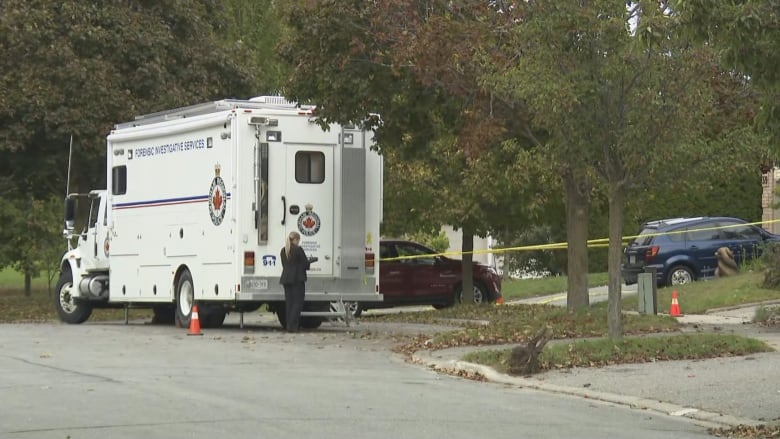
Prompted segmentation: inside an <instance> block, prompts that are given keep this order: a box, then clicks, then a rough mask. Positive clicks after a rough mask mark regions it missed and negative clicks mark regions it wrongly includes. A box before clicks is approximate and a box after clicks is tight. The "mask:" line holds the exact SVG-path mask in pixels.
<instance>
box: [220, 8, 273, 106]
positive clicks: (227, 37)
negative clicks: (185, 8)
mask: <svg viewBox="0 0 780 439" xmlns="http://www.w3.org/2000/svg"><path fill="white" fill-rule="evenodd" d="M277 4H278V2H276V1H273V0H259V1H246V0H223V1H222V5H223V7H224V9H225V10H224V16H225V18H226V24H225V25H224V26H223V27H222V29H223V32H220V33H219V34H217V37H218V38H219V39H220V40H222V41H223V44H225V45H226V46H227V47H230V48H235V50H236V54H235V55H234V56H236V57H237V58H238V59H241V60H242V62H241V64H243V65H245V67H246V69H247V70H248V71H249V72H251V76H252V79H253V90H252V91H253V92H254V94H256V95H267V94H281V90H282V85H283V84H284V80H285V78H286V76H287V74H288V72H287V66H286V65H285V64H284V63H283V62H281V60H280V59H279V57H278V56H276V45H277V44H278V42H279V40H280V39H281V36H282V33H283V31H284V29H283V28H282V24H281V20H280V17H279V13H278V6H277Z"/></svg>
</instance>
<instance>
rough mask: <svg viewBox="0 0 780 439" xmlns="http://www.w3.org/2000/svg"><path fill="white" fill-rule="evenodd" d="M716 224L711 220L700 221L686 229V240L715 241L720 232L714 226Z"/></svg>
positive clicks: (718, 237)
mask: <svg viewBox="0 0 780 439" xmlns="http://www.w3.org/2000/svg"><path fill="white" fill-rule="evenodd" d="M717 226H718V224H716V223H713V222H708V223H702V224H699V225H696V226H693V227H691V228H689V229H688V233H687V239H688V241H717V240H719V239H720V234H719V233H718V229H717V228H716V227H717Z"/></svg>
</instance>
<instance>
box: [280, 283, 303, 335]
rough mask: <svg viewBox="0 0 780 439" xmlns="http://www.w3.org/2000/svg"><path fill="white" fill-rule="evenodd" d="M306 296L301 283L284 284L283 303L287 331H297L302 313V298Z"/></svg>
mask: <svg viewBox="0 0 780 439" xmlns="http://www.w3.org/2000/svg"><path fill="white" fill-rule="evenodd" d="M305 295H306V284H304V283H303V282H300V283H294V284H284V302H285V312H286V314H285V315H286V317H287V319H286V321H287V331H297V330H298V325H299V324H300V322H301V311H303V298H304V296H305Z"/></svg>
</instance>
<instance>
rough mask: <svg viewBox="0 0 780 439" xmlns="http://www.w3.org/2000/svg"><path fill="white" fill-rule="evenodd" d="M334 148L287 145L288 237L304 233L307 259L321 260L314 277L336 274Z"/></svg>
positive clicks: (302, 244) (286, 196)
mask: <svg viewBox="0 0 780 439" xmlns="http://www.w3.org/2000/svg"><path fill="white" fill-rule="evenodd" d="M333 148H334V146H333V145H295V144H293V145H290V144H288V145H286V149H287V165H286V169H287V173H286V174H287V184H286V191H285V194H284V197H285V199H284V204H285V212H286V213H285V227H286V230H287V234H289V233H290V232H291V231H293V230H295V231H297V232H298V233H300V234H301V247H303V250H304V251H305V252H306V255H307V256H313V257H316V258H318V261H317V262H315V263H313V264H312V265H311V268H310V269H309V274H310V275H315V276H320V275H321V276H331V275H333V264H334V263H335V262H336V261H334V257H333V250H334V249H333V230H334V224H333V194H334V190H335V188H334V181H335V179H334V173H333Z"/></svg>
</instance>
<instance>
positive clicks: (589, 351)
mask: <svg viewBox="0 0 780 439" xmlns="http://www.w3.org/2000/svg"><path fill="white" fill-rule="evenodd" d="M772 350H773V349H772V348H771V347H769V346H767V345H766V344H765V343H764V342H762V341H759V340H754V339H751V338H747V337H742V336H739V335H726V334H682V335H680V334H677V335H664V336H657V337H626V338H624V339H622V340H619V341H613V340H609V339H597V340H577V341H572V342H569V343H558V344H553V345H548V346H546V347H545V349H544V351H542V353H541V355H540V356H539V362H540V365H541V369H542V370H543V371H544V370H550V369H565V368H571V367H593V366H607V365H612V364H624V363H646V362H649V361H663V360H686V359H700V358H710V357H724V356H738V355H748V354H752V353H757V352H771V351H772ZM510 355H511V350H509V349H504V350H494V351H482V352H474V353H470V354H467V355H466V356H465V357H463V359H464V360H466V361H470V362H472V363H479V364H485V365H488V366H490V367H492V368H494V369H496V370H497V371H499V372H501V373H508V372H509V359H510Z"/></svg>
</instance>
